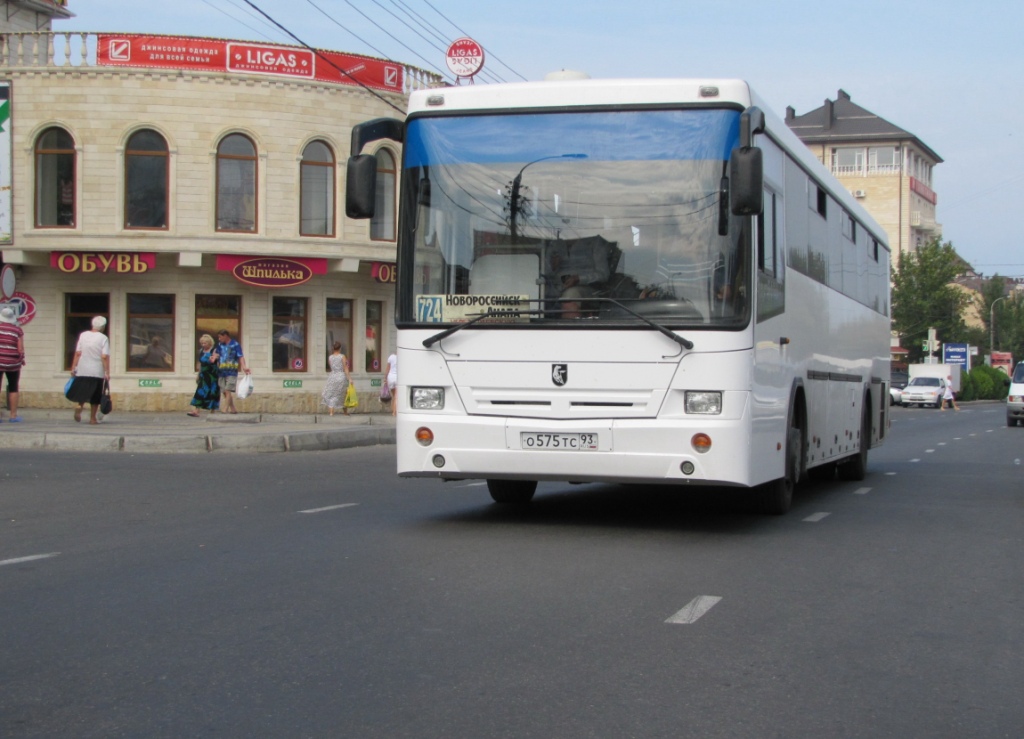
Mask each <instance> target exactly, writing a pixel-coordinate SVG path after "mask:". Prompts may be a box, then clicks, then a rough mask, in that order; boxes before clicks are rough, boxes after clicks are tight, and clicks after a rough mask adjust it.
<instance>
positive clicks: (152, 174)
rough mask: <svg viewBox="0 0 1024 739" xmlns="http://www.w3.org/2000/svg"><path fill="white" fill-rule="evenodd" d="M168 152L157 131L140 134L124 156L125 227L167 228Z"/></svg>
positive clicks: (137, 134)
mask: <svg viewBox="0 0 1024 739" xmlns="http://www.w3.org/2000/svg"><path fill="white" fill-rule="evenodd" d="M168 163H169V157H168V151H167V142H166V141H165V140H164V137H163V136H161V135H160V134H158V133H157V132H156V131H150V130H144V131H137V132H135V133H133V134H132V136H131V138H130V139H128V146H127V147H126V149H125V152H124V227H125V228H167V191H168V169H169V168H168Z"/></svg>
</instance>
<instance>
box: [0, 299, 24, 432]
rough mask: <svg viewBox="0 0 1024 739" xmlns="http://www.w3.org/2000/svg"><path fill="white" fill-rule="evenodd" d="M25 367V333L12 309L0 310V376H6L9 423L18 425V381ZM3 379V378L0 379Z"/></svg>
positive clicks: (19, 418) (19, 420) (19, 419)
mask: <svg viewBox="0 0 1024 739" xmlns="http://www.w3.org/2000/svg"><path fill="white" fill-rule="evenodd" d="M24 366H25V332H24V331H23V330H22V328H21V326H19V325H18V319H17V317H15V315H14V309H13V308H11V307H10V306H5V307H4V309H3V310H0V375H7V408H8V410H9V411H10V412H11V418H10V422H11V423H20V422H21V416H19V415H18V380H19V379H20V378H21V368H22V367H24ZM0 379H3V377H0Z"/></svg>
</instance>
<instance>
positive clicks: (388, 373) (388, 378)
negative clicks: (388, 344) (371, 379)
mask: <svg viewBox="0 0 1024 739" xmlns="http://www.w3.org/2000/svg"><path fill="white" fill-rule="evenodd" d="M384 377H385V380H384V382H386V383H387V384H388V387H389V388H391V415H392V416H394V415H396V414H397V413H398V395H397V394H396V393H395V389H396V388H397V387H398V355H397V354H391V355H389V356H388V366H387V367H385V368H384Z"/></svg>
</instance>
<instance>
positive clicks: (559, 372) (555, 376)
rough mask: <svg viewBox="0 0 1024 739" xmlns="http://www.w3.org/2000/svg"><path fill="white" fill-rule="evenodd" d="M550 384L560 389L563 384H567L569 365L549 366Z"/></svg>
mask: <svg viewBox="0 0 1024 739" xmlns="http://www.w3.org/2000/svg"><path fill="white" fill-rule="evenodd" d="M551 382H553V383H555V384H556V385H557V386H558V387H562V386H563V385H565V383H567V382H569V365H567V364H553V365H551Z"/></svg>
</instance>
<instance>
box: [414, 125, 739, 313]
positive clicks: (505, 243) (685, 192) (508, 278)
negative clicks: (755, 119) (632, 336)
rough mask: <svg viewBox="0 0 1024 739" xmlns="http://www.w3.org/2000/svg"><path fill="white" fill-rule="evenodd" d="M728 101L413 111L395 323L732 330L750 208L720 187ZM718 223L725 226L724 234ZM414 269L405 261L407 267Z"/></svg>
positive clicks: (730, 137) (735, 133) (734, 131)
mask: <svg viewBox="0 0 1024 739" xmlns="http://www.w3.org/2000/svg"><path fill="white" fill-rule="evenodd" d="M739 117H740V114H739V111H736V110H718V109H707V108H694V109H680V110H660V109H651V110H631V111H621V110H616V111H610V110H590V111H579V112H555V113H543V112H542V113H532V112H531V113H517V114H509V113H501V114H473V115H446V116H437V117H426V116H422V117H413V118H411V119H410V120H409V121H408V124H407V129H406V137H405V146H404V166H403V180H402V193H403V200H404V202H403V217H402V232H401V234H400V238H399V260H400V262H401V264H402V268H401V270H400V273H401V277H400V280H401V287H400V294H401V296H402V298H400V300H399V322H400V323H403V324H405V325H415V324H438V323H444V324H455V323H461V322H466V321H470V320H473V319H474V318H478V317H479V316H480V315H481V314H485V313H487V314H493V318H494V321H493V322H492V321H489V320H485V321H482V322H481V323H480V324H478V325H490V324H491V323H494V324H499V325H500V324H508V323H514V324H516V325H528V324H541V325H543V324H549V323H552V322H562V323H564V322H573V323H572V325H574V326H580V325H598V326H604V325H609V324H613V323H618V324H624V323H625V324H631V323H635V322H637V321H638V319H637V318H636V317H635V316H633V315H632V314H633V313H639V314H641V315H644V316H647V317H649V318H650V319H651V320H654V321H657V322H658V323H659V324H661V325H665V326H671V327H674V328H689V329H695V330H700V329H707V328H718V329H722V328H740V327H742V326H745V325H746V324H747V323H748V316H749V303H750V266H749V263H750V261H751V258H750V254H749V248H750V247H749V244H750V235H749V232H748V230H747V229H749V225H748V224H747V221H748V220H749V219H746V221H745V220H744V219H739V218H734V217H732V216H730V215H729V209H728V202H727V200H725V199H723V198H722V189H723V184H724V181H723V178H724V177H725V175H726V171H727V164H728V159H729V155H730V153H731V152H732V150H733V148H735V147H736V146H737V145H738V140H739ZM723 232H724V234H725V235H722V233H723ZM410 266H411V269H410V268H409V267H410Z"/></svg>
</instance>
